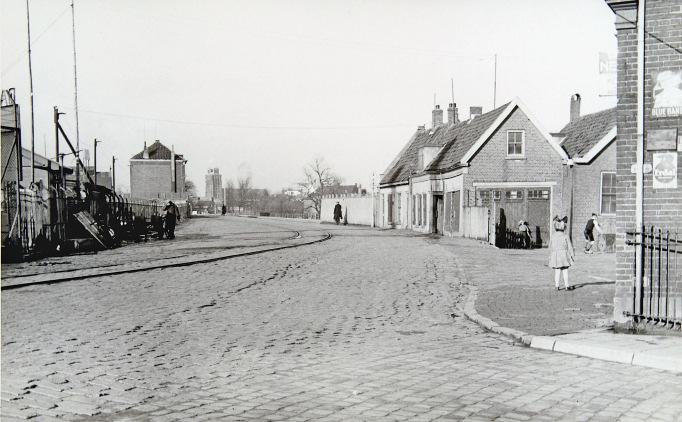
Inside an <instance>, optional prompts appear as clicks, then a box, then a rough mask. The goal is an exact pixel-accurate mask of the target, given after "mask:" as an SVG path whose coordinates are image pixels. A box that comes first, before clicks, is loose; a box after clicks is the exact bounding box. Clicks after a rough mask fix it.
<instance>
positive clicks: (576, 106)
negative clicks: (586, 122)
mask: <svg viewBox="0 0 682 422" xmlns="http://www.w3.org/2000/svg"><path fill="white" fill-rule="evenodd" d="M579 118H580V94H573V95H572V96H571V120H570V121H571V122H574V121H576V120H578V119H579Z"/></svg>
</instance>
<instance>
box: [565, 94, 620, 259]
mask: <svg viewBox="0 0 682 422" xmlns="http://www.w3.org/2000/svg"><path fill="white" fill-rule="evenodd" d="M553 136H554V138H555V140H556V141H557V142H558V143H559V144H560V145H561V147H562V148H563V150H564V151H566V155H568V157H569V160H567V161H566V163H565V165H566V180H565V183H564V186H565V188H566V193H567V195H568V202H569V214H568V215H569V227H570V233H571V237H572V239H573V241H574V242H576V243H579V242H582V241H583V240H584V235H583V230H584V228H585V224H586V223H587V220H588V219H589V218H590V217H591V215H592V213H595V214H598V215H599V217H598V221H599V224H600V226H601V227H602V230H603V234H604V235H605V236H604V237H603V239H604V243H605V244H606V245H605V246H608V247H609V249H610V247H611V246H612V245H613V242H614V240H615V233H616V108H615V107H614V108H610V109H607V110H602V111H598V112H596V113H591V114H586V115H584V116H581V115H580V95H579V94H575V95H573V96H572V97H571V108H570V120H569V122H568V123H567V124H566V126H564V128H563V129H561V131H559V132H558V133H554V134H553Z"/></svg>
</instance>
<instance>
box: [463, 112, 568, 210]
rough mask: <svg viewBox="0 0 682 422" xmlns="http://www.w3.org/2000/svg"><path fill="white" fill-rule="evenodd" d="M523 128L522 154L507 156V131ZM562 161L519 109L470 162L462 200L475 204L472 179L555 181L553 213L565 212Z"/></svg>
mask: <svg viewBox="0 0 682 422" xmlns="http://www.w3.org/2000/svg"><path fill="white" fill-rule="evenodd" d="M517 129H519V130H524V131H525V157H524V158H523V159H508V158H507V130H517ZM562 167H563V166H562V162H561V157H560V156H559V154H558V153H557V152H556V151H555V150H554V149H553V148H552V146H551V145H550V144H549V142H547V140H546V139H545V137H544V136H543V135H542V134H541V133H540V131H539V130H538V129H537V128H536V127H535V126H534V125H533V123H532V122H531V121H530V119H528V117H527V116H526V115H525V113H523V111H521V110H520V109H519V108H516V110H514V111H513V112H512V113H511V115H510V116H509V117H508V118H507V120H506V121H505V122H504V123H503V124H502V125H501V126H500V127H499V128H498V130H497V131H495V133H493V135H492V137H491V138H490V139H489V140H488V142H487V143H486V144H485V145H484V146H483V148H481V150H480V151H479V152H478V154H476V155H475V156H474V158H473V159H472V160H471V162H470V167H469V169H468V173H467V174H465V176H464V192H462V201H463V203H464V205H465V206H473V205H475V203H474V201H475V195H474V186H473V183H474V182H519V184H520V185H522V184H523V183H522V182H556V185H554V186H553V187H552V213H553V214H560V215H567V214H568V208H567V207H568V203H566V204H565V205H566V206H564V202H563V200H562V171H563V170H562Z"/></svg>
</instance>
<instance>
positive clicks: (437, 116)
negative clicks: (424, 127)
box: [431, 105, 443, 129]
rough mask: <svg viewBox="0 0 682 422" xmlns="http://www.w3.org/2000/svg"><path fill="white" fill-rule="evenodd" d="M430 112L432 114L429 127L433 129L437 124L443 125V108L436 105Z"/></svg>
mask: <svg viewBox="0 0 682 422" xmlns="http://www.w3.org/2000/svg"><path fill="white" fill-rule="evenodd" d="M431 114H432V115H433V121H432V122H431V123H432V125H431V127H432V128H434V129H435V128H437V127H438V126H443V110H441V109H440V106H439V105H436V108H434V109H433V111H432V112H431Z"/></svg>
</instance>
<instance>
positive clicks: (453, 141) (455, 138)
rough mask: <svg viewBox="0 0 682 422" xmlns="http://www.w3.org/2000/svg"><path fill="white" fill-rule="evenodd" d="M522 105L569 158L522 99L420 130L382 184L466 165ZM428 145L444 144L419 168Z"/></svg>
mask: <svg viewBox="0 0 682 422" xmlns="http://www.w3.org/2000/svg"><path fill="white" fill-rule="evenodd" d="M517 108H518V109H520V110H521V111H522V112H523V113H524V114H525V115H526V117H528V119H529V120H530V121H531V123H533V125H534V126H535V127H536V128H537V130H538V131H539V132H540V133H541V134H542V135H543V137H544V138H545V139H546V140H547V142H548V143H549V144H550V145H551V146H552V148H553V149H554V150H555V151H556V152H557V154H559V156H560V157H561V158H562V159H563V160H567V159H568V156H567V155H566V152H565V151H564V150H563V149H561V146H559V144H558V143H557V142H556V141H555V140H554V138H553V137H552V136H551V135H550V134H549V132H547V131H546V130H545V129H544V128H543V127H542V125H540V123H539V121H538V120H537V119H536V118H535V117H534V116H533V115H532V114H531V113H530V111H529V110H528V108H527V107H526V106H525V104H524V103H523V102H522V101H521V100H520V99H519V98H515V99H514V100H512V101H510V102H508V103H507V104H504V105H502V106H500V107H498V108H496V109H494V110H491V111H489V112H487V113H484V114H481V115H480V116H478V117H476V118H474V119H473V120H467V121H463V122H460V123H457V124H455V125H449V126H441V127H439V128H436V130H432V131H431V132H422V131H417V133H415V135H414V136H413V137H412V139H410V142H409V143H408V145H407V146H406V147H405V148H403V151H401V154H400V155H399V156H398V157H397V158H396V159H395V160H394V161H393V163H391V165H390V166H389V169H388V170H387V171H386V174H385V176H384V177H383V178H382V179H381V182H380V184H381V185H389V184H399V183H407V181H408V180H409V177H410V174H411V175H412V176H415V175H419V174H424V173H437V172H445V171H450V170H454V169H456V168H458V167H464V166H466V165H468V164H469V161H470V160H471V159H472V158H473V157H474V156H475V155H476V153H477V152H478V151H479V150H480V149H481V148H482V147H483V145H484V144H485V143H486V142H487V141H488V139H490V137H491V136H492V135H493V133H494V132H495V131H496V130H497V129H498V128H499V127H500V125H502V123H504V121H505V120H506V119H507V118H508V117H509V116H510V115H511V113H512V112H513V111H514V110H516V109H517ZM425 146H438V147H442V148H441V150H440V151H439V152H438V154H436V156H435V157H434V159H433V160H432V161H431V162H430V163H429V164H428V165H427V167H426V168H425V170H424V172H422V171H418V170H417V162H418V158H419V149H420V148H422V147H425Z"/></svg>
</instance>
